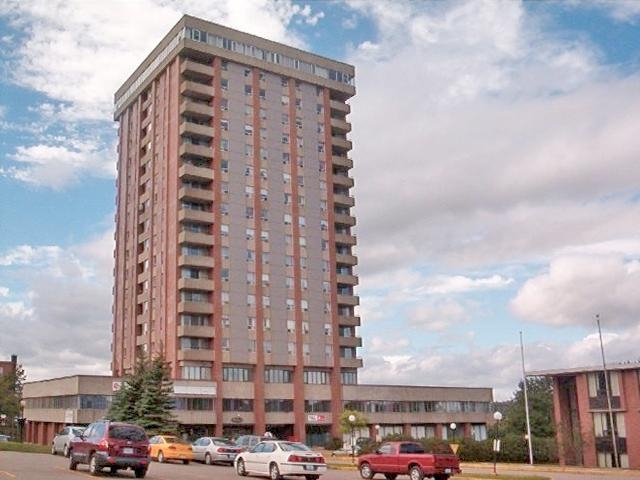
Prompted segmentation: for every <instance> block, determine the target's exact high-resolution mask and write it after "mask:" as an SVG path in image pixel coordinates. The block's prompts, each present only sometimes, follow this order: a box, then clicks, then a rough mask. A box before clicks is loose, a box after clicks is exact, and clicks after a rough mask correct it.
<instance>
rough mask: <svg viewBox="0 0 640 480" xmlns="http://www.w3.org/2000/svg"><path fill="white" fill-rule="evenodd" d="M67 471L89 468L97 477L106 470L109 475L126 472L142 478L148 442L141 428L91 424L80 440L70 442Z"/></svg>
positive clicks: (147, 461)
mask: <svg viewBox="0 0 640 480" xmlns="http://www.w3.org/2000/svg"><path fill="white" fill-rule="evenodd" d="M70 450H71V451H70V452H69V468H70V469H71V470H75V469H76V468H77V467H78V464H79V463H86V464H88V465H89V473H90V474H91V475H98V474H99V473H100V472H101V471H102V469H103V468H105V467H108V468H109V470H110V472H111V473H112V474H114V473H116V472H117V471H118V470H123V469H126V468H130V469H132V470H133V472H134V473H135V476H136V478H144V476H145V475H146V474H147V469H148V468H149V439H148V438H147V434H146V433H145V431H144V429H143V428H142V427H139V426H138V425H132V424H130V423H120V422H111V421H108V420H104V421H99V422H95V423H92V424H91V425H89V426H88V427H87V429H86V430H85V431H84V433H83V434H82V436H80V437H75V438H74V439H73V440H71V445H70Z"/></svg>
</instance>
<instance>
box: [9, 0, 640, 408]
mask: <svg viewBox="0 0 640 480" xmlns="http://www.w3.org/2000/svg"><path fill="white" fill-rule="evenodd" d="M114 4H117V5H115V6H114ZM182 13H189V14H192V15H195V16H200V17H203V18H206V19H208V20H211V21H215V22H219V23H222V24H225V25H227V26H230V27H233V28H237V29H240V30H244V31H247V32H249V33H253V34H256V35H261V36H264V37H267V38H270V39H272V40H276V41H281V42H285V43H288V44H291V45H294V46H297V47H300V48H304V49H309V50H311V51H313V52H315V53H318V54H321V55H325V56H329V57H332V58H336V59H338V60H342V61H346V62H349V63H352V64H354V65H355V66H356V85H357V95H356V96H355V97H354V98H353V99H352V100H351V102H350V103H351V104H352V114H351V115H350V120H351V122H352V124H353V132H352V133H351V139H352V140H353V142H354V150H353V152H352V157H353V159H354V163H355V167H354V171H353V175H354V177H355V179H356V187H355V188H354V196H355V197H356V207H355V209H354V213H355V214H356V215H357V217H358V227H357V235H358V247H357V251H356V253H357V255H358V256H359V266H358V274H359V276H360V286H359V287H358V290H357V293H358V294H359V295H360V298H361V306H360V309H359V314H360V316H361V317H362V327H361V328H360V334H361V336H362V337H363V338H364V346H363V348H362V349H361V351H360V355H361V356H362V357H363V358H364V364H365V368H364V369H363V371H362V373H361V381H364V382H375V383H388V384H398V383H408V384H421V385H472V386H491V387H494V388H495V391H496V397H497V398H499V399H502V398H506V397H508V396H509V395H510V394H511V392H512V391H514V390H515V389H516V385H517V382H518V379H519V377H520V374H521V373H520V363H519V362H520V350H519V332H520V331H522V332H523V334H524V338H525V350H526V360H527V361H526V363H527V365H526V366H527V369H531V370H539V369H545V368H561V367H575V366H583V365H592V364H597V363H598V362H599V361H600V358H599V344H598V338H597V335H596V333H597V330H596V324H595V315H596V314H600V316H601V319H602V324H603V329H604V339H605V342H606V350H607V356H608V357H609V359H610V360H611V361H628V360H631V361H638V360H640V354H638V349H637V345H638V344H639V342H640V324H639V322H638V319H639V313H640V295H638V291H639V290H640V288H639V287H640V235H639V227H638V225H640V204H639V199H640V187H639V185H640V161H638V157H639V154H640V136H639V135H638V131H640V120H639V118H640V117H639V116H638V113H637V112H639V111H640V75H639V73H638V67H639V66H640V29H639V28H638V23H639V22H640V3H639V2H607V1H597V0H593V1H590V2H579V1H572V2H553V1H546V2H523V3H519V2H516V1H507V2H498V1H471V2H454V1H447V2H435V1H434V2H416V1H408V2H402V1H397V0H395V1H384V0H378V1H375V2H373V1H365V0H353V1H346V0H345V1H339V0H336V1H309V2H292V1H288V0H281V1H278V2H272V1H268V0H245V1H242V2H238V1H236V0H228V1H212V0H209V1H207V0H199V1H194V0H184V1H178V0H173V1H160V0H136V1H126V2H125V1H124V0H122V1H118V0H116V1H114V2H93V1H85V0H66V1H62V0H50V1H47V2H41V1H35V0H26V1H17V0H0V62H1V63H0V69H1V73H2V74H1V75H0V331H2V332H3V334H2V335H1V336H0V357H1V358H8V357H9V355H10V354H12V353H17V354H18V355H19V356H20V359H21V362H22V363H23V364H24V366H25V367H26V369H27V375H28V378H29V379H30V380H35V379H40V378H47V377H52V376H60V375H69V374H75V373H108V371H109V362H110V350H109V345H110V332H111V313H110V312H111V286H112V278H111V275H112V268H113V266H112V252H113V214H114V198H115V191H114V182H115V159H116V155H115V137H116V125H115V124H114V123H113V121H112V99H113V93H114V92H115V90H116V89H117V88H118V87H119V86H120V85H121V84H122V82H123V81H124V80H125V79H126V77H127V76H128V75H129V74H130V73H131V72H132V71H133V69H134V68H135V67H136V66H137V65H138V64H139V63H140V62H141V61H142V60H143V58H144V57H145V56H146V55H147V54H148V53H149V51H150V50H151V49H152V48H153V47H154V46H155V44H156V43H157V42H158V41H159V40H160V39H161V38H162V37H163V36H164V34H165V33H166V32H167V31H168V30H169V29H170V28H171V27H172V26H173V25H174V24H175V22H177V21H178V19H179V18H180V16H181V14H182Z"/></svg>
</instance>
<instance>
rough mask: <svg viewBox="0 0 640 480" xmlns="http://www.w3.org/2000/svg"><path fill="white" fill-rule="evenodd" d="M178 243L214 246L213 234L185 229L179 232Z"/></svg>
mask: <svg viewBox="0 0 640 480" xmlns="http://www.w3.org/2000/svg"><path fill="white" fill-rule="evenodd" d="M178 243H192V244H195V245H206V246H208V247H211V246H213V243H214V241H213V235H211V234H209V233H198V232H189V231H183V232H180V233H179V234H178Z"/></svg>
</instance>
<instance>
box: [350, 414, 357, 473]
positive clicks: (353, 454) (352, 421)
mask: <svg viewBox="0 0 640 480" xmlns="http://www.w3.org/2000/svg"><path fill="white" fill-rule="evenodd" d="M349 424H350V425H351V463H356V442H355V430H356V416H355V415H354V414H351V415H349Z"/></svg>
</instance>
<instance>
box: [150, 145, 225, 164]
mask: <svg viewBox="0 0 640 480" xmlns="http://www.w3.org/2000/svg"><path fill="white" fill-rule="evenodd" d="M178 154H179V155H180V156H183V155H195V156H198V157H204V158H209V159H211V160H213V147H208V146H206V145H194V144H193V143H183V144H182V145H180V148H179V149H178ZM140 163H144V162H140Z"/></svg>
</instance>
